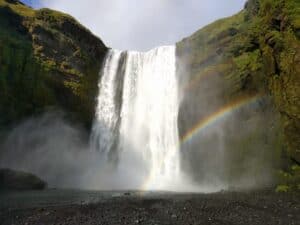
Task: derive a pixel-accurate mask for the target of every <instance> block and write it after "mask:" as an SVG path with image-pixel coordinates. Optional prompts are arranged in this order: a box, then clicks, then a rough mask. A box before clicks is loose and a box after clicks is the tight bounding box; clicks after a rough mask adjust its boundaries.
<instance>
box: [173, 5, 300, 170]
mask: <svg viewBox="0 0 300 225" xmlns="http://www.w3.org/2000/svg"><path fill="white" fill-rule="evenodd" d="M299 30H300V2H299V1H296V0H275V1H268V0H249V1H248V2H247V3H246V5H245V9H244V10H242V11H241V12H240V13H238V14H237V15H234V16H232V17H229V18H225V19H222V20H219V21H217V22H215V23H213V24H211V25H208V26H207V27H205V28H203V29H201V30H199V31H198V32H196V33H195V34H193V35H192V36H191V37H188V38H186V39H184V40H182V41H181V42H179V43H178V44H177V56H178V73H179V75H180V79H181V81H180V84H181V85H183V87H184V90H185V96H184V97H183V100H182V105H181V109H180V113H179V123H180V134H181V135H185V133H186V132H187V131H189V130H190V129H191V127H192V126H194V124H195V123H197V121H199V120H201V119H203V118H206V117H207V116H208V115H211V114H212V113H213V112H215V111H217V110H218V109H219V108H220V107H221V108H222V106H224V105H225V106H226V105H228V104H229V105H230V104H231V102H234V101H236V100H235V99H239V98H245V96H253V95H254V96H256V95H259V96H261V97H260V98H259V100H257V103H258V107H257V108H256V109H255V110H254V111H253V113H251V115H250V114H249V115H247V114H244V115H243V112H239V113H238V114H239V116H238V117H239V118H241V120H240V121H239V122H238V125H234V124H233V123H232V126H231V127H235V129H233V130H234V131H237V132H236V134H239V133H240V132H242V131H243V130H244V129H245V128H247V127H249V126H251V124H252V125H253V124H259V123H260V124H263V126H258V127H257V129H254V131H253V132H250V133H248V134H247V135H248V137H247V136H245V139H244V142H240V143H236V144H235V145H233V144H232V143H231V146H237V147H238V146H240V147H241V146H243V147H242V149H247V146H249V144H253V141H250V140H251V138H254V137H255V136H258V137H262V136H265V138H264V139H265V140H263V139H262V138H261V141H262V143H265V144H266V145H265V146H266V147H267V146H268V145H269V146H273V147H272V149H269V150H268V151H266V153H267V152H269V153H267V154H273V155H274V160H275V159H276V157H277V156H279V155H280V154H282V155H284V156H285V157H286V159H288V160H285V161H288V162H289V163H293V162H295V161H298V162H300V150H299V147H300V142H299V141H300V136H299V135H300V117H299V116H300V99H299V98H300V88H299V87H300V75H299V72H300V71H299V70H300V61H299V60H300V39H299V38H300V36H299ZM203 108H205V110H203ZM259 118H264V119H263V121H259ZM255 130H257V132H255ZM230 132H231V130H230V129H228V130H227V136H229V135H228V133H230ZM271 133H273V134H272V135H271ZM229 139H230V138H229ZM240 140H241V138H240ZM212 141H215V140H212ZM230 141H231V142H232V141H234V140H225V144H226V142H228V143H229V142H230ZM234 142H235V141H234ZM247 143H248V144H247ZM262 146H264V145H262ZM190 147H192V148H193V146H190ZM240 149H241V148H240ZM261 149H262V148H261ZM264 149H265V148H264ZM234 154H236V153H234ZM238 154H246V155H248V156H249V155H250V154H256V155H258V154H259V152H258V151H255V150H251V151H247V150H246V151H243V152H242V153H241V152H240V153H238ZM265 156H266V155H264V156H262V157H265ZM268 157H270V156H268ZM238 158H239V160H241V158H240V157H238ZM196 163H197V162H196ZM217 165H219V164H218V162H217V163H216V166H217ZM238 169H241V168H238V167H237V168H236V169H235V170H238Z"/></svg>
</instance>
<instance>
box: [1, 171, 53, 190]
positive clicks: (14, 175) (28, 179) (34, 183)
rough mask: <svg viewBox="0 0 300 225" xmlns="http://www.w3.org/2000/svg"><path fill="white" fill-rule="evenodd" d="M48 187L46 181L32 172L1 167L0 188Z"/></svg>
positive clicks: (39, 188) (36, 188)
mask: <svg viewBox="0 0 300 225" xmlns="http://www.w3.org/2000/svg"><path fill="white" fill-rule="evenodd" d="M46 187H47V183H46V182H45V181H43V180H41V179H40V178H38V177H37V176H35V175H33V174H31V173H26V172H22V171H15V170H11V169H0V190H1V189H2V190H42V189H45V188H46Z"/></svg>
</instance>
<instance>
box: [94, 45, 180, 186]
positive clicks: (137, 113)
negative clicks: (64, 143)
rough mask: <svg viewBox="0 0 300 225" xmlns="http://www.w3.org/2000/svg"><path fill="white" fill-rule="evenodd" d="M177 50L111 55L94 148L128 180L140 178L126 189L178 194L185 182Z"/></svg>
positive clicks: (105, 69) (112, 52)
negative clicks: (182, 172) (180, 137)
mask: <svg viewBox="0 0 300 225" xmlns="http://www.w3.org/2000/svg"><path fill="white" fill-rule="evenodd" d="M175 50H176V49H175V47H174V46H164V47H159V48H156V49H153V50H151V51H149V52H145V53H142V52H131V51H128V52H121V51H118V50H110V51H109V53H108V54H107V56H106V59H105V63H104V67H103V71H102V77H101V79H100V81H99V96H98V104H97V108H96V119H95V122H94V125H93V132H92V136H91V146H92V148H93V149H95V150H96V151H99V152H100V154H102V159H103V161H102V162H101V163H106V164H111V165H114V167H115V172H116V173H119V176H122V174H123V175H124V176H127V177H128V180H127V182H130V181H129V180H130V179H131V178H132V176H134V177H135V180H139V181H138V182H136V183H135V184H132V185H130V184H127V185H126V187H130V188H136V189H146V190H153V189H160V190H163V189H165V190H174V189H177V188H175V186H177V187H178V183H180V182H181V175H180V174H181V172H180V156H179V155H180V154H179V137H178V126H177V119H178V108H179V97H178V84H177V79H176V66H175V64H176V62H175ZM175 182H176V183H177V185H175ZM121 185H122V184H121ZM120 188H122V187H120Z"/></svg>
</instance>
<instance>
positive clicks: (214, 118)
mask: <svg viewBox="0 0 300 225" xmlns="http://www.w3.org/2000/svg"><path fill="white" fill-rule="evenodd" d="M262 97H263V95H262V94H255V95H251V96H244V97H241V98H238V99H236V100H235V101H233V102H231V103H229V104H227V105H225V106H223V107H222V108H220V109H219V110H218V111H216V112H214V113H213V114H211V115H209V116H208V117H206V118H204V119H201V120H200V121H199V122H198V123H197V124H196V125H195V126H194V127H192V129H190V130H189V131H188V132H186V133H185V135H184V136H183V137H182V138H181V141H180V143H181V144H184V143H186V142H187V141H189V140H191V139H192V138H193V137H194V136H195V135H196V134H199V133H200V132H201V131H203V130H204V129H206V128H208V127H209V126H211V125H213V124H215V123H217V122H218V121H220V120H221V119H222V118H224V117H226V116H228V115H230V114H232V113H233V112H235V111H237V110H238V109H240V108H241V107H243V106H246V105H249V104H253V103H255V102H256V101H257V100H259V99H261V98H262Z"/></svg>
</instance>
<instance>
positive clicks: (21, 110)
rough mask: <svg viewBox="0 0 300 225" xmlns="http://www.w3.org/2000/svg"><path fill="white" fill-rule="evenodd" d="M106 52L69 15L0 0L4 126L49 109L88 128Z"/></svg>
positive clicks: (0, 82)
mask: <svg viewBox="0 0 300 225" xmlns="http://www.w3.org/2000/svg"><path fill="white" fill-rule="evenodd" d="M106 51H107V48H106V47H105V45H104V44H103V42H102V41H101V40H100V39H98V38H97V37H96V36H94V35H93V34H92V33H91V32H90V31H89V30H87V29H86V28H84V27H83V26H81V25H80V24H79V23H78V22H76V20H75V19H73V18H72V17H70V16H69V15H66V14H63V13H60V12H56V11H53V10H49V9H40V10H33V9H32V8H30V7H28V6H25V5H23V4H22V3H21V2H19V1H16V0H0V75H1V76H0V90H1V91H0V130H1V128H5V127H6V128H7V127H8V126H11V125H13V124H16V123H18V122H19V121H20V120H22V119H24V118H27V117H30V116H34V115H36V114H39V113H42V112H44V111H46V110H49V109H60V110H63V111H65V112H68V116H69V118H70V119H74V120H76V121H78V122H80V123H81V124H83V125H84V126H86V127H89V126H90V125H91V122H92V119H93V116H94V107H95V96H96V93H97V91H98V87H97V80H98V79H99V69H100V67H101V64H102V61H103V58H104V56H105V53H106Z"/></svg>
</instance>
